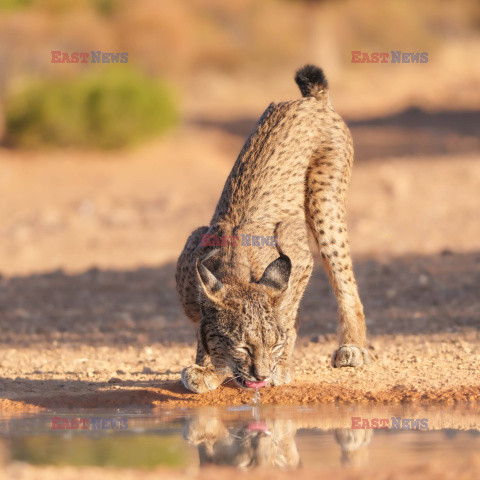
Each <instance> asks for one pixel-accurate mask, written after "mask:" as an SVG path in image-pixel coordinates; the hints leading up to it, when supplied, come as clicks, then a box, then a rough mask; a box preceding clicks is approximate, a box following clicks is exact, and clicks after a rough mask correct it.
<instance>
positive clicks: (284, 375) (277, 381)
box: [272, 365, 293, 387]
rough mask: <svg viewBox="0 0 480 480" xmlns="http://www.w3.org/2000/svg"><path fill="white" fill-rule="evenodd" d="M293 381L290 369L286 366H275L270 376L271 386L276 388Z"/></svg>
mask: <svg viewBox="0 0 480 480" xmlns="http://www.w3.org/2000/svg"><path fill="white" fill-rule="evenodd" d="M292 380H293V374H292V368H291V367H289V366H287V365H277V367H276V369H275V373H274V374H273V375H272V385H274V386H275V387H278V386H279V385H283V384H285V383H290V382H291V381H292Z"/></svg>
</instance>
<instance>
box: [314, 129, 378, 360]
mask: <svg viewBox="0 0 480 480" xmlns="http://www.w3.org/2000/svg"><path fill="white" fill-rule="evenodd" d="M343 127H344V128H345V129H346V126H345V125H343ZM352 159H353V149H352V146H351V140H350V136H349V134H348V132H346V133H345V143H344V145H343V147H338V145H337V146H336V149H335V150H334V149H333V148H332V147H329V148H326V150H325V152H324V153H323V154H322V153H320V154H319V155H318V157H317V158H315V159H314V160H313V161H312V164H311V166H310V167H309V176H308V198H307V205H308V220H309V225H310V228H311V229H312V233H313V234H314V236H315V239H316V241H317V244H318V247H319V251H320V253H321V255H322V259H323V263H324V266H325V269H326V271H327V274H328V277H329V279H330V283H331V285H332V287H333V290H334V292H335V297H336V299H337V303H338V312H339V348H338V350H336V352H335V353H334V357H333V359H332V364H333V365H334V366H335V367H347V366H350V367H359V366H361V365H363V364H368V363H370V356H369V353H368V351H367V350H366V348H365V346H366V327H365V317H364V313H363V305H362V302H361V301H360V297H359V294H358V287H357V283H356V281H355V276H354V273H353V267H352V260H351V257H350V248H349V243H348V235H347V227H346V221H345V216H346V209H345V197H346V192H347V187H348V182H349V179H350V171H351V165H352Z"/></svg>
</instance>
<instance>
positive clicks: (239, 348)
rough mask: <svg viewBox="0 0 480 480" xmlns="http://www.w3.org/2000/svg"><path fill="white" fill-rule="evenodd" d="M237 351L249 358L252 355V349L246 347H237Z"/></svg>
mask: <svg viewBox="0 0 480 480" xmlns="http://www.w3.org/2000/svg"><path fill="white" fill-rule="evenodd" d="M237 350H238V351H239V352H242V353H246V354H247V355H250V356H252V355H253V352H252V349H251V348H250V347H249V346H247V345H244V346H243V347H238V348H237Z"/></svg>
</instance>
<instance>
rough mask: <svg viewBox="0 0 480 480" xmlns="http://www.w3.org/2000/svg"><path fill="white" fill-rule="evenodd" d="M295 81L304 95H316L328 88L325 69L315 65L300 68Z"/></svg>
mask: <svg viewBox="0 0 480 480" xmlns="http://www.w3.org/2000/svg"><path fill="white" fill-rule="evenodd" d="M295 82H297V85H298V88H300V92H302V95H303V96H304V97H316V96H317V94H319V93H321V92H322V90H324V89H327V88H328V82H327V79H326V78H325V74H324V73H323V70H322V69H321V68H319V67H316V66H315V65H305V66H304V67H302V68H299V69H298V70H297V73H296V74H295Z"/></svg>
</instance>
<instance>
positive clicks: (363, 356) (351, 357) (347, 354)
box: [332, 345, 372, 368]
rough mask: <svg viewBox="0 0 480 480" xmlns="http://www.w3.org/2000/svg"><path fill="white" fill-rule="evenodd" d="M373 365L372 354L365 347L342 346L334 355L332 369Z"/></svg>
mask: <svg viewBox="0 0 480 480" xmlns="http://www.w3.org/2000/svg"><path fill="white" fill-rule="evenodd" d="M370 363H372V360H371V357H370V353H368V350H367V349H366V348H364V347H357V346H356V345H340V347H338V349H337V350H335V352H333V355H332V367H337V368H339V367H361V366H362V365H370Z"/></svg>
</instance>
